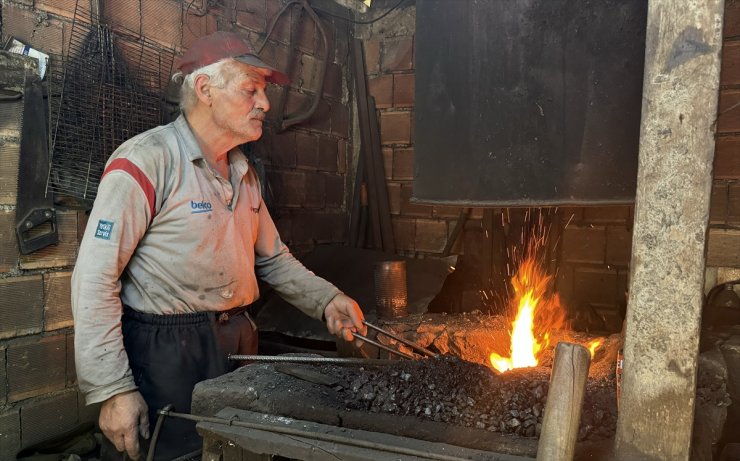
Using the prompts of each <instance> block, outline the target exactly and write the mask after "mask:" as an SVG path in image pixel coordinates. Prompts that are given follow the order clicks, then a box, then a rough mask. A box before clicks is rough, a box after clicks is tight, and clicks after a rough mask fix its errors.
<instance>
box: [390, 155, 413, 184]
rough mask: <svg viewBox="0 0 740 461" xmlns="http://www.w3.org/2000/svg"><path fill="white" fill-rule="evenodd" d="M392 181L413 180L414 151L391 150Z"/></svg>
mask: <svg viewBox="0 0 740 461" xmlns="http://www.w3.org/2000/svg"><path fill="white" fill-rule="evenodd" d="M393 179H395V180H400V181H403V180H412V179H414V149H413V148H397V149H394V150H393Z"/></svg>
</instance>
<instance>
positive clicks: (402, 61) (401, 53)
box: [380, 37, 414, 72]
mask: <svg viewBox="0 0 740 461" xmlns="http://www.w3.org/2000/svg"><path fill="white" fill-rule="evenodd" d="M413 68H414V40H413V38H411V37H403V38H400V39H390V40H384V41H383V47H382V51H381V58H380V69H381V71H382V72H397V71H403V70H412V69H413Z"/></svg>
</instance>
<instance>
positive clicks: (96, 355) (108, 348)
mask: <svg viewBox="0 0 740 461" xmlns="http://www.w3.org/2000/svg"><path fill="white" fill-rule="evenodd" d="M153 215H154V189H153V187H152V184H151V181H150V180H149V177H148V176H147V175H146V174H145V173H144V172H143V171H142V170H141V169H140V168H139V167H138V166H137V165H136V164H135V163H134V162H132V161H131V160H129V159H125V158H117V159H113V160H111V161H109V163H108V165H107V167H106V171H105V173H104V175H103V178H102V180H101V182H100V185H99V187H98V194H97V197H96V199H95V203H94V204H93V208H92V211H91V212H90V217H89V220H88V224H87V228H86V229H85V234H84V237H83V239H82V242H81V244H80V251H79V254H78V257H77V262H76V264H75V269H74V272H73V274H72V314H73V316H74V324H75V364H76V368H77V379H78V382H79V387H80V390H81V391H82V392H83V393H84V394H85V396H86V401H87V403H88V404H92V403H96V402H102V401H104V400H107V399H108V398H110V397H112V396H113V395H116V394H119V393H121V392H125V391H128V390H133V389H137V387H136V384H135V383H134V378H133V375H132V372H131V369H130V367H129V362H128V356H127V355H126V351H125V349H124V346H123V334H122V331H121V315H122V311H123V309H122V305H121V299H120V297H119V295H120V291H121V280H120V279H121V274H122V273H123V270H124V268H125V267H126V265H127V264H128V262H129V259H130V258H131V255H132V254H133V252H134V250H135V249H136V246H137V245H138V243H139V241H140V240H141V238H142V237H143V236H144V233H145V232H146V230H147V228H148V226H149V223H150V221H151V219H152V218H153Z"/></svg>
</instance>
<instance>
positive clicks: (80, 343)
mask: <svg viewBox="0 0 740 461" xmlns="http://www.w3.org/2000/svg"><path fill="white" fill-rule="evenodd" d="M177 68H178V70H179V72H178V74H176V75H175V76H176V77H178V76H179V77H181V78H183V84H182V90H181V103H180V106H181V109H182V115H181V116H180V117H179V118H178V119H177V120H176V121H175V122H173V123H170V124H169V125H165V126H161V127H158V128H155V129H152V130H149V131H147V132H145V133H142V134H140V135H138V136H136V137H134V138H132V139H130V140H128V141H126V142H125V143H123V144H122V145H121V146H120V147H119V148H118V149H116V151H115V152H114V153H113V155H112V156H111V158H110V160H109V161H108V164H107V165H106V169H105V172H104V174H103V178H102V180H101V182H100V187H99V188H98V195H97V198H96V200H95V204H94V206H93V209H92V212H91V214H90V219H89V224H88V226H87V229H86V231H85V235H84V238H83V240H82V244H81V246H80V253H79V257H78V259H77V265H76V267H75V271H74V274H73V277H72V308H73V314H74V320H75V358H76V364H77V377H78V380H79V384H80V389H81V390H82V392H83V393H84V394H85V396H86V400H87V403H88V404H92V403H96V402H103V403H102V406H101V410H100V428H101V429H102V431H103V433H104V434H105V436H106V437H107V438H108V439H109V440H110V442H112V444H113V445H114V446H115V449H116V450H117V451H118V452H126V453H128V455H129V456H130V457H131V458H133V459H136V458H138V457H139V456H140V442H139V437H138V435H141V436H142V437H143V438H144V439H146V438H148V437H149V428H150V426H151V425H152V424H153V422H154V420H155V418H156V410H158V409H160V408H162V407H164V406H165V405H166V404H168V403H171V404H173V405H174V407H175V409H176V410H177V411H182V412H189V411H190V404H191V393H192V390H193V387H194V386H195V384H196V383H197V382H199V381H202V380H204V379H208V378H213V377H216V376H218V375H220V374H223V373H226V372H228V371H231V370H232V369H233V365H231V364H230V363H229V362H228V360H227V355H228V354H233V353H242V354H254V353H256V347H257V333H256V328H255V325H254V323H252V321H251V320H250V318H249V316H248V313H247V307H248V306H249V305H250V304H252V303H253V302H254V301H256V300H257V298H258V297H259V291H258V287H257V277H260V278H261V279H262V280H264V281H265V282H267V283H268V284H269V285H271V286H272V287H273V288H274V289H275V290H276V291H277V293H279V294H280V295H281V296H282V297H283V298H285V299H286V300H287V301H289V302H290V303H292V304H294V305H295V306H297V307H298V308H300V309H301V310H302V311H303V312H305V313H307V314H309V315H311V316H312V317H315V318H319V319H320V318H324V319H325V320H326V325H327V327H328V329H329V331H330V332H331V333H333V334H336V335H338V336H340V337H343V338H344V339H345V340H347V341H352V340H353V335H352V333H353V332H357V331H361V332H363V333H364V332H366V329H365V327H364V325H363V314H362V311H361V310H360V308H359V306H358V305H357V303H356V302H355V301H353V300H352V299H351V298H349V297H347V296H346V295H344V294H343V293H341V292H340V291H339V290H338V289H337V288H336V287H334V286H333V285H331V284H330V283H329V282H327V281H325V280H323V279H321V278H319V277H317V276H315V275H314V274H313V273H311V272H310V271H308V270H307V269H306V268H305V267H303V266H302V265H301V264H300V263H299V262H298V261H297V260H296V259H295V258H294V257H293V256H292V255H291V254H290V252H289V251H288V249H287V247H286V246H285V244H284V243H283V242H282V241H281V240H280V236H279V235H278V232H277V230H276V228H275V225H274V223H273V221H272V219H271V218H270V215H269V213H268V210H267V208H266V207H265V204H264V202H263V200H262V197H261V194H260V185H259V182H258V179H257V175H256V174H255V172H254V169H252V168H250V167H249V164H248V163H247V160H246V158H245V156H244V155H243V154H242V153H241V152H240V151H239V149H238V147H237V146H239V145H241V144H244V143H247V142H250V141H254V140H256V139H258V138H259V137H260V136H261V135H262V123H263V120H264V117H265V112H267V111H268V110H269V108H270V103H269V102H268V100H267V97H266V95H265V86H266V83H267V82H275V83H280V84H284V83H286V82H287V77H286V76H285V75H284V74H282V73H280V72H278V71H277V70H275V69H273V68H272V67H270V66H269V65H267V64H265V63H264V62H263V61H262V60H260V58H258V57H257V56H256V55H255V53H254V50H253V49H252V47H251V46H250V45H249V44H247V43H246V42H245V41H243V40H242V39H241V37H240V36H239V35H237V34H234V33H229V32H216V33H215V34H212V35H209V36H207V37H203V38H201V39H199V40H198V41H196V42H195V43H194V44H193V45H192V46H191V48H190V49H189V50H188V51H187V52H186V53H185V54H184V56H183V57H182V59H181V60H180V61H179V62H178V66H177ZM200 443H201V442H200V439H199V438H198V436H197V433H196V432H195V429H194V424H193V423H192V422H189V421H184V420H178V419H168V420H167V421H166V422H165V424H164V425H163V427H162V432H161V433H160V437H159V441H158V443H157V446H156V458H157V459H172V458H175V457H178V456H182V455H185V454H187V453H190V452H192V451H194V450H197V449H198V448H199V447H200ZM104 451H105V450H104ZM110 451H113V450H112V449H111V450H110ZM104 456H105V455H104ZM120 456H122V453H119V454H118V457H119V459H120Z"/></svg>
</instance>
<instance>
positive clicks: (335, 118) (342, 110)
mask: <svg viewBox="0 0 740 461" xmlns="http://www.w3.org/2000/svg"><path fill="white" fill-rule="evenodd" d="M350 111H351V109H350V107H349V106H347V105H345V104H343V103H340V102H333V103H332V106H331V134H333V135H334V136H339V137H342V138H348V137H349V122H350Z"/></svg>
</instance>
